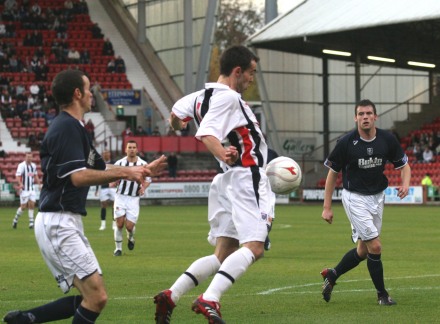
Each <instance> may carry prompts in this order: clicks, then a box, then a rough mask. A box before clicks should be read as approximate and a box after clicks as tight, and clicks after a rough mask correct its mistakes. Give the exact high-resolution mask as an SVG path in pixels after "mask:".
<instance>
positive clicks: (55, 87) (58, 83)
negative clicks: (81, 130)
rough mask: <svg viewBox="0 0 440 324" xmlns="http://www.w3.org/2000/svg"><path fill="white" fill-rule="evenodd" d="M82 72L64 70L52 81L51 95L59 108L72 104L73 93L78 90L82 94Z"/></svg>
mask: <svg viewBox="0 0 440 324" xmlns="http://www.w3.org/2000/svg"><path fill="white" fill-rule="evenodd" d="M84 75H85V74H84V72H82V71H80V70H64V71H61V72H59V73H58V74H57V75H56V76H55V78H54V79H53V81H52V87H51V88H52V95H53V97H54V98H55V101H56V103H57V104H58V105H60V106H68V105H70V104H71V103H72V102H73V93H74V92H75V89H77V88H78V89H79V91H81V93H82V94H84V80H83V76H84Z"/></svg>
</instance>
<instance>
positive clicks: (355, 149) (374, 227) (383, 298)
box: [321, 100, 411, 306]
mask: <svg viewBox="0 0 440 324" xmlns="http://www.w3.org/2000/svg"><path fill="white" fill-rule="evenodd" d="M376 120H377V112H376V106H375V105H374V103H373V102H371V101H370V100H361V101H360V102H359V103H358V104H356V106H355V109H354V121H355V122H356V128H355V129H354V130H353V131H351V132H349V133H348V134H346V135H344V136H343V137H341V138H340V139H339V140H338V142H337V143H336V146H335V148H334V149H333V151H332V152H331V153H330V155H329V156H328V158H327V160H326V161H325V162H324V165H325V166H326V167H327V168H328V169H329V170H328V175H327V179H326V182H325V194H324V206H323V211H322V218H323V219H324V220H325V221H326V222H327V223H329V224H331V223H332V222H333V211H332V196H333V191H334V189H335V185H336V180H337V177H338V173H339V172H342V180H343V187H344V189H343V190H342V204H343V206H344V209H345V213H346V214H347V217H348V219H349V221H350V224H351V229H352V240H353V242H354V243H356V244H357V246H356V248H354V249H350V250H349V251H348V252H347V253H346V254H345V255H344V256H343V257H342V259H341V261H340V262H339V263H338V264H337V265H336V267H335V268H325V269H323V270H322V271H321V275H322V277H323V279H324V284H323V286H322V296H323V298H324V300H325V301H326V302H329V301H330V298H331V293H332V291H333V287H334V286H335V285H336V280H337V279H338V278H339V277H340V276H342V275H343V274H344V273H346V272H348V271H350V270H352V269H353V268H355V267H357V266H358V265H359V264H360V263H361V262H362V261H364V260H365V259H366V260H367V262H366V263H367V268H368V272H369V273H370V277H371V280H372V281H373V284H374V287H375V288H376V291H377V302H378V304H379V305H386V306H391V305H395V304H396V302H395V301H394V300H393V299H391V297H390V296H389V295H388V292H387V290H386V289H385V283H384V276H383V265H382V260H381V254H382V244H381V241H380V233H381V229H382V217H383V210H384V204H385V193H384V190H385V189H386V188H387V187H388V179H387V177H386V176H385V175H384V170H385V164H386V163H387V161H389V162H390V163H392V164H393V165H394V168H395V169H398V170H400V177H401V180H402V184H401V186H399V187H397V188H396V190H397V196H398V197H399V198H400V199H403V198H405V197H406V196H407V195H408V190H409V184H410V179H411V168H410V166H409V164H408V157H407V156H406V154H405V152H404V151H403V149H402V147H401V146H400V143H399V142H398V141H397V139H396V137H395V136H394V135H393V134H391V133H390V132H388V131H384V130H382V129H379V128H376V126H375V122H376Z"/></svg>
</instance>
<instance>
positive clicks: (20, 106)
mask: <svg viewBox="0 0 440 324" xmlns="http://www.w3.org/2000/svg"><path fill="white" fill-rule="evenodd" d="M26 110H27V103H26V102H25V101H23V100H17V104H16V105H15V111H16V114H17V116H19V117H20V119H21V120H23V113H24V112H25V111H26Z"/></svg>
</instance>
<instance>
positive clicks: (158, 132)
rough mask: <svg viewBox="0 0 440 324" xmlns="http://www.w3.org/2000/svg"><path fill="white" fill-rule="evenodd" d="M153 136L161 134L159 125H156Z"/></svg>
mask: <svg viewBox="0 0 440 324" xmlns="http://www.w3.org/2000/svg"><path fill="white" fill-rule="evenodd" d="M151 136H161V134H160V131H159V127H158V126H155V127H154V130H153V132H152V133H151Z"/></svg>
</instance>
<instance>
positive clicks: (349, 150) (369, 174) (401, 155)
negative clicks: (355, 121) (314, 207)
mask: <svg viewBox="0 0 440 324" xmlns="http://www.w3.org/2000/svg"><path fill="white" fill-rule="evenodd" d="M387 161H389V162H391V163H393V165H394V168H396V169H400V168H402V167H403V166H405V165H406V164H407V163H408V157H407V156H406V154H405V152H404V151H403V150H402V147H401V146H400V144H399V142H398V141H397V140H396V138H395V137H394V135H392V134H391V133H390V132H388V131H384V130H382V129H379V128H376V137H375V138H374V139H373V140H371V141H366V140H363V139H362V138H361V137H360V135H359V133H358V131H357V129H355V130H353V131H351V132H350V133H348V134H346V135H344V136H343V137H342V138H341V139H339V141H338V143H336V146H335V148H334V149H333V151H332V152H331V153H330V155H329V157H328V158H327V160H326V161H325V162H324V165H325V166H326V167H328V168H331V169H332V170H333V171H335V172H340V171H342V180H343V187H344V189H346V190H349V191H353V192H357V193H359V194H363V195H374V194H377V193H379V192H381V191H383V190H385V189H386V188H387V187H388V179H387V177H386V176H385V175H384V170H385V163H387Z"/></svg>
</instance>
